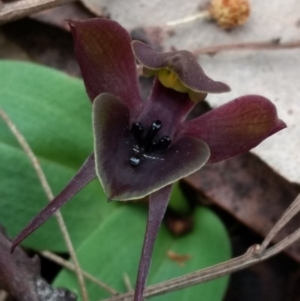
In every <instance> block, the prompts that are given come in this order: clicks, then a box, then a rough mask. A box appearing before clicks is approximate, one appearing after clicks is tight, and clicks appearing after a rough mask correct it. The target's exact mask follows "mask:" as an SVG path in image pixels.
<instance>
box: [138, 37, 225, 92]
mask: <svg viewBox="0 0 300 301" xmlns="http://www.w3.org/2000/svg"><path fill="white" fill-rule="evenodd" d="M132 49H133V53H134V55H135V57H136V59H137V60H138V61H139V62H140V63H141V64H142V65H143V66H145V67H146V68H147V69H150V70H161V69H168V70H170V71H173V72H174V73H175V74H176V75H177V76H178V78H179V80H180V81H181V82H182V83H183V84H184V85H185V86H186V87H188V88H189V89H191V90H193V91H194V92H197V93H223V92H228V91H230V88H229V87H228V86H227V85H226V84H224V83H221V82H216V81H214V80H212V79H211V78H209V77H208V76H207V75H206V74H205V73H204V71H203V69H202V68H201V67H200V65H199V64H198V62H197V59H196V58H195V57H194V55H193V54H192V53H191V52H189V51H186V50H180V51H174V52H166V53H160V52H157V51H155V50H153V49H152V48H151V47H150V46H149V45H147V44H144V43H142V42H140V41H133V42H132Z"/></svg>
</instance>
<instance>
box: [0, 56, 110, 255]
mask: <svg viewBox="0 0 300 301" xmlns="http://www.w3.org/2000/svg"><path fill="white" fill-rule="evenodd" d="M0 107H1V108H2V109H3V110H5V112H6V113H7V114H8V115H9V116H10V118H11V119H12V120H13V122H14V123H15V124H16V126H17V127H18V129H19V130H20V131H21V133H22V134H23V135H24V136H25V138H26V140H27V141H28V143H29V145H30V146H31V147H32V149H33V151H34V153H35V154H36V155H37V157H38V159H39V162H40V163H41V166H42V168H43V170H44V172H45V173H46V177H47V179H48V181H49V183H50V186H51V187H52V189H53V192H54V194H57V193H58V192H60V191H61V189H62V188H63V187H64V186H65V185H66V184H67V182H68V181H69V180H70V179H71V178H72V176H73V175H74V174H75V172H76V171H77V169H78V168H79V167H80V166H81V164H82V163H83V162H84V160H85V159H86V158H87V156H88V155H89V154H90V153H91V152H92V151H93V135H92V122H91V111H92V107H91V104H90V101H89V100H88V98H87V96H86V93H85V90H84V86H83V84H82V82H81V81H80V80H78V79H75V78H72V77H70V76H68V75H66V74H63V73H61V72H58V71H55V70H53V69H49V68H46V67H42V66H38V65H34V64H29V63H21V62H13V61H0ZM0 158H1V160H0V221H1V223H2V224H3V225H4V226H5V227H6V229H7V231H8V234H9V235H10V236H15V235H16V234H17V233H19V232H20V231H21V230H22V228H23V227H24V226H25V225H26V224H27V223H28V222H29V220H31V219H32V218H33V217H34V216H35V214H36V213H38V212H39V211H40V210H41V209H42V208H43V207H44V206H45V205H46V204H47V198H46V195H45V193H44V191H43V190H42V188H41V185H40V183H39V181H38V178H37V176H36V173H35V171H34V170H33V167H32V166H31V164H30V162H29V160H28V158H27V156H26V155H25V154H24V152H23V150H21V149H20V146H19V144H18V142H17V141H16V139H15V137H14V136H13V135H12V133H11V132H10V131H9V129H8V128H7V126H6V125H5V123H4V122H3V121H2V120H1V119H0ZM114 208H115V206H114V204H109V205H108V204H107V202H106V196H105V194H104V192H103V191H102V188H101V186H100V184H99V182H98V181H94V182H93V183H91V184H90V185H88V186H87V187H86V188H85V189H84V190H83V191H82V192H80V193H79V194H78V195H77V196H76V197H75V198H74V199H73V200H71V201H70V203H68V204H67V205H66V206H65V207H64V209H63V210H62V212H63V216H64V218H65V220H66V224H67V227H68V230H69V232H70V235H71V238H72V241H73V243H74V245H75V246H78V245H79V243H80V242H81V241H82V240H83V239H85V237H86V236H87V235H88V234H89V233H90V232H91V231H93V229H94V228H95V227H97V225H98V224H99V222H101V220H102V219H103V218H104V217H106V216H108V215H109V213H110V212H111V211H113V210H114ZM24 245H25V246H27V247H31V248H35V249H48V250H52V251H65V250H66V247H65V243H64V241H63V240H62V235H61V233H60V230H59V228H58V226H57V222H56V220H55V219H54V218H51V219H50V220H49V222H47V223H46V224H45V225H43V226H42V227H41V228H40V229H39V230H37V232H35V233H34V234H33V235H32V236H30V237H29V238H28V239H27V240H26V241H25V243H24Z"/></svg>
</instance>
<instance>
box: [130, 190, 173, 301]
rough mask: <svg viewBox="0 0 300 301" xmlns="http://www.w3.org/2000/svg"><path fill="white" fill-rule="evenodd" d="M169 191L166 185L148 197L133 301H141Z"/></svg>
mask: <svg viewBox="0 0 300 301" xmlns="http://www.w3.org/2000/svg"><path fill="white" fill-rule="evenodd" d="M171 191H172V185H168V186H166V187H164V188H162V189H160V190H158V191H156V192H154V193H152V194H151V195H150V202H149V212H148V222H147V229H146V234H145V239H144V245H143V250H142V255H141V259H140V265H139V271H138V276H137V281H136V287H135V292H134V301H142V300H143V292H144V289H145V285H146V280H147V277H148V273H149V268H150V263H151V257H152V251H153V247H154V242H155V239H156V236H157V233H158V230H159V228H160V225H161V222H162V220H163V218H164V215H165V212H166V209H167V206H168V203H169V199H170V195H171Z"/></svg>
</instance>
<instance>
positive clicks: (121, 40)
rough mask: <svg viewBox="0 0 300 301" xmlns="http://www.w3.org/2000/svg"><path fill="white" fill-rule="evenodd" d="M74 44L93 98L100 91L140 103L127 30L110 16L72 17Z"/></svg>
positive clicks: (138, 104) (86, 84)
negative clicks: (104, 17) (97, 17)
mask: <svg viewBox="0 0 300 301" xmlns="http://www.w3.org/2000/svg"><path fill="white" fill-rule="evenodd" d="M69 24H70V27H71V31H72V34H73V39H74V48H75V54H76V57H77V60H78V62H79V65H80V68H81V72H82V76H83V79H84V83H85V86H86V90H87V93H88V95H89V96H90V98H91V100H92V101H93V100H94V99H95V97H96V96H98V95H99V94H101V93H111V94H113V95H116V96H118V97H120V98H121V99H122V100H123V101H124V102H126V103H127V104H128V105H129V106H133V108H135V107H136V106H140V105H141V98H140V95H139V88H138V79H137V71H136V63H135V58H134V56H133V53H132V50H131V46H130V42H131V38H130V36H129V34H128V33H127V31H126V30H125V29H124V28H123V27H122V26H121V25H119V24H118V23H117V22H114V21H111V20H107V19H90V20H86V21H73V20H71V21H69Z"/></svg>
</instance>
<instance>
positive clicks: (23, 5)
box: [0, 0, 75, 24]
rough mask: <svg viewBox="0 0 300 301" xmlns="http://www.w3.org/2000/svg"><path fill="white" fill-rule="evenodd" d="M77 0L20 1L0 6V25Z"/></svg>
mask: <svg viewBox="0 0 300 301" xmlns="http://www.w3.org/2000/svg"><path fill="white" fill-rule="evenodd" d="M74 1H75V0H19V1H9V2H5V3H2V4H1V5H0V24H4V23H7V22H10V21H13V20H17V19H21V18H24V17H27V16H29V15H32V14H35V13H38V12H40V11H43V10H45V9H49V8H52V7H55V6H59V5H62V4H65V3H69V2H74Z"/></svg>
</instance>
